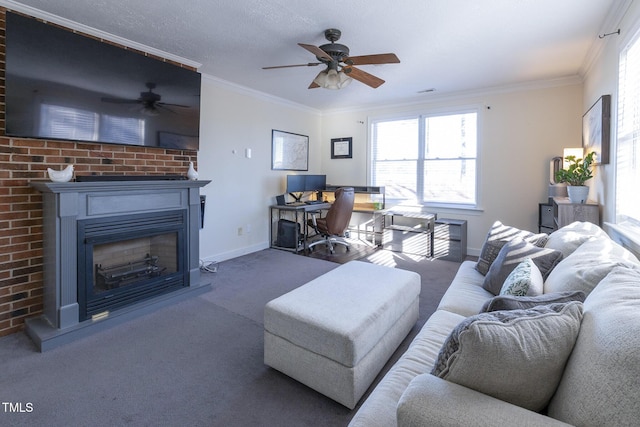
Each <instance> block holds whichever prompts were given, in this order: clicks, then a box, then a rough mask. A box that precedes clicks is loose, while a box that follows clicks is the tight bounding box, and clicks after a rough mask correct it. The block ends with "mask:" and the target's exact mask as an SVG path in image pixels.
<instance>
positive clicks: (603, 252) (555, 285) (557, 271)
mask: <svg viewBox="0 0 640 427" xmlns="http://www.w3.org/2000/svg"><path fill="white" fill-rule="evenodd" d="M619 265H626V266H632V265H638V259H637V258H636V257H635V256H634V255H633V254H632V253H631V252H629V251H628V250H627V249H625V248H623V247H622V246H620V245H619V244H617V243H616V242H614V241H613V240H611V239H610V238H608V237H602V236H600V237H592V238H590V239H588V240H586V241H585V242H584V243H582V245H580V247H578V248H577V249H576V250H575V251H574V252H573V253H571V255H569V256H568V257H567V258H565V259H563V260H562V262H561V263H559V264H558V265H557V266H556V268H554V269H553V271H552V272H551V274H549V277H547V279H546V280H545V283H544V291H545V293H548V292H562V291H575V290H580V291H583V292H584V293H585V294H586V295H589V293H590V292H591V290H593V288H595V287H596V286H597V285H598V283H600V281H601V280H602V279H603V278H604V277H605V276H606V275H607V274H608V273H609V272H610V271H611V270H612V269H613V268H614V267H616V266H619Z"/></svg>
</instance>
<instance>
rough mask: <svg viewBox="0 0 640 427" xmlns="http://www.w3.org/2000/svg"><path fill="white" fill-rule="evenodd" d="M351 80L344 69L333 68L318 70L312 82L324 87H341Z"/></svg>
mask: <svg viewBox="0 0 640 427" xmlns="http://www.w3.org/2000/svg"><path fill="white" fill-rule="evenodd" d="M351 80H353V79H352V78H351V77H349V76H348V75H347V74H346V73H345V72H344V71H337V70H335V69H333V68H331V69H329V70H324V71H320V72H319V73H318V75H317V76H316V78H315V79H313V82H314V83H315V84H317V85H318V86H320V87H323V88H325V89H334V90H335V89H342V88H343V87H346V86H347V85H349V83H351Z"/></svg>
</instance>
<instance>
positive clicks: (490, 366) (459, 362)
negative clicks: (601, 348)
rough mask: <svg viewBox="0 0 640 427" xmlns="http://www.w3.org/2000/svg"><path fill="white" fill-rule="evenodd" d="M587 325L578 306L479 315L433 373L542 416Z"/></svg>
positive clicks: (460, 331)
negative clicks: (581, 330) (540, 413)
mask: <svg viewBox="0 0 640 427" xmlns="http://www.w3.org/2000/svg"><path fill="white" fill-rule="evenodd" d="M581 320H582V303H581V302H578V301H572V302H569V303H565V304H551V305H542V306H538V307H534V308H531V309H529V310H512V311H494V312H491V313H480V314H476V315H475V316H471V317H469V318H467V319H465V320H464V321H462V323H460V324H459V325H458V326H456V327H455V328H454V330H453V331H452V332H451V334H450V335H449V337H448V338H447V340H446V341H445V343H444V345H443V347H442V349H441V350H440V354H439V355H438V358H437V360H436V364H435V366H434V368H433V370H432V371H431V373H432V374H433V375H435V376H437V377H440V378H442V379H445V380H447V381H451V382H454V383H456V384H460V385H463V386H465V387H468V388H471V389H473V390H476V391H479V392H481V393H484V394H487V395H489V396H493V397H495V398H497V399H500V400H504V401H506V402H509V403H512V404H514V405H518V406H521V407H523V408H527V409H529V410H532V411H541V410H542V409H544V408H545V407H546V406H547V404H548V402H549V400H550V399H551V397H552V396H553V394H554V392H555V390H556V388H557V387H558V384H559V382H560V379H561V377H562V373H563V371H564V366H565V363H566V361H567V359H568V358H569V355H570V354H571V350H572V349H573V346H574V344H575V341H576V338H577V336H578V332H579V330H580V322H581Z"/></svg>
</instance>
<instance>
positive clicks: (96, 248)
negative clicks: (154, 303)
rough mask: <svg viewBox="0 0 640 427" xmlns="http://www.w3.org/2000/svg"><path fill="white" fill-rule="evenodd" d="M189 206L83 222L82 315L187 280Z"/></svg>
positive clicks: (80, 227) (90, 315)
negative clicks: (187, 214)
mask: <svg viewBox="0 0 640 427" xmlns="http://www.w3.org/2000/svg"><path fill="white" fill-rule="evenodd" d="M185 212H186V211H184V210H179V211H168V212H159V213H151V214H141V215H124V216H122V215H120V216H116V217H108V218H99V219H88V220H83V221H79V222H78V303H79V306H80V307H79V309H80V321H83V320H87V319H89V318H92V319H93V318H96V317H100V316H103V315H105V313H108V312H110V311H112V310H114V309H118V308H120V307H126V306H127V305H129V304H132V303H135V302H137V301H142V300H145V299H147V298H150V297H153V296H156V295H161V294H164V293H167V292H172V291H174V290H176V289H179V288H181V287H183V286H186V285H187V283H188V281H187V279H188V277H187V274H186V273H187V270H186V268H185V266H186V255H187V252H186V251H185V239H186V236H187V232H186V225H187V221H186V215H185Z"/></svg>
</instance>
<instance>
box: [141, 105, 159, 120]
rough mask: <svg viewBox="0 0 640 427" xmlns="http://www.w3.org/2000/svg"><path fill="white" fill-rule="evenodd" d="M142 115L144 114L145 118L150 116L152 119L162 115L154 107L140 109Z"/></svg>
mask: <svg viewBox="0 0 640 427" xmlns="http://www.w3.org/2000/svg"><path fill="white" fill-rule="evenodd" d="M140 113H142V114H144V115H145V116H150V117H154V116H158V115H160V112H159V111H158V109H157V108H155V107H153V106H145V107H142V108H141V109H140Z"/></svg>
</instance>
